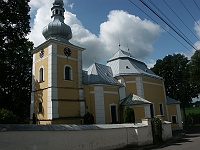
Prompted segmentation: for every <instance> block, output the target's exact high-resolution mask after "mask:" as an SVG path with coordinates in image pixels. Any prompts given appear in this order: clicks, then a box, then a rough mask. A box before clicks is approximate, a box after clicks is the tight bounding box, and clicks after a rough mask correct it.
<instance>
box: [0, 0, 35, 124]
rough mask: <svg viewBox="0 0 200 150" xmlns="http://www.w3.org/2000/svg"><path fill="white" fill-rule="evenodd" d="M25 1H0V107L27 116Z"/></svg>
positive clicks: (29, 46) (28, 80)
mask: <svg viewBox="0 0 200 150" xmlns="http://www.w3.org/2000/svg"><path fill="white" fill-rule="evenodd" d="M28 2H29V0H1V1H0V16H1V17H0V71H1V73H0V108H4V109H7V110H10V111H12V112H13V113H14V114H15V115H17V116H18V117H19V118H20V120H21V121H22V120H23V119H24V118H26V117H28V116H29V104H30V87H31V64H32V60H31V53H30V51H31V49H32V47H33V44H32V42H30V41H28V39H27V38H26V36H27V34H28V33H29V32H30V26H29V20H30V15H29V10H30V7H29V5H28Z"/></svg>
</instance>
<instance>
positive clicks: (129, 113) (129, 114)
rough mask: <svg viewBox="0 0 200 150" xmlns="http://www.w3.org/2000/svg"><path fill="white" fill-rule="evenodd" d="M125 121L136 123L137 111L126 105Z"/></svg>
mask: <svg viewBox="0 0 200 150" xmlns="http://www.w3.org/2000/svg"><path fill="white" fill-rule="evenodd" d="M124 122H125V123H135V112H134V110H133V109H132V108H130V107H126V108H125V110H124Z"/></svg>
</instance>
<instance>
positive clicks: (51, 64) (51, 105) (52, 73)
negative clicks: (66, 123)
mask: <svg viewBox="0 0 200 150" xmlns="http://www.w3.org/2000/svg"><path fill="white" fill-rule="evenodd" d="M48 55H49V57H48V87H49V88H48V100H47V119H53V118H58V117H59V114H58V101H52V99H58V89H57V45H56V44H54V43H52V44H51V45H49V47H48ZM53 87H54V88H53Z"/></svg>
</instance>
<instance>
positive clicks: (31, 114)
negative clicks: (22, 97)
mask: <svg viewBox="0 0 200 150" xmlns="http://www.w3.org/2000/svg"><path fill="white" fill-rule="evenodd" d="M35 60H36V54H33V66H32V90H31V91H32V92H31V104H30V118H31V119H32V118H33V113H34V92H33V91H34V90H35Z"/></svg>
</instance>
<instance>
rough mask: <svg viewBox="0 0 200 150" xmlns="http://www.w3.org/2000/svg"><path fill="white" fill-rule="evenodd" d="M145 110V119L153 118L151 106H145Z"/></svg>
mask: <svg viewBox="0 0 200 150" xmlns="http://www.w3.org/2000/svg"><path fill="white" fill-rule="evenodd" d="M144 110H145V117H146V118H151V109H150V105H145V106H144Z"/></svg>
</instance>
